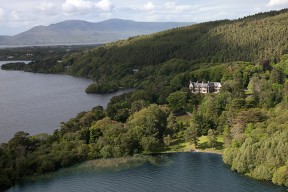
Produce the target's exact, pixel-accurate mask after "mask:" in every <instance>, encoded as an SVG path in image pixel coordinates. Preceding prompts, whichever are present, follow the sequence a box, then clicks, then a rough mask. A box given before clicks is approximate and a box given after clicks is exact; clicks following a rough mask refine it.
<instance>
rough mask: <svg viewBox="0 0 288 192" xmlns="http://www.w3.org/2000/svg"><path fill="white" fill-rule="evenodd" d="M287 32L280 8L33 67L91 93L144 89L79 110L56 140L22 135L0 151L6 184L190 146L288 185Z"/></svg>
mask: <svg viewBox="0 0 288 192" xmlns="http://www.w3.org/2000/svg"><path fill="white" fill-rule="evenodd" d="M287 28H288V11H287V10H282V11H279V12H269V13H261V14H258V15H254V16H250V17H246V18H243V19H239V20H235V21H228V20H227V21H216V22H208V23H202V24H197V25H192V26H190V27H185V28H177V29H173V30H170V31H164V32H161V33H157V34H153V35H149V36H140V37H134V38H130V39H128V40H125V41H119V42H115V43H110V44H107V45H103V46H101V47H97V48H95V49H92V50H86V51H82V52H79V53H74V54H71V55H68V56H65V57H63V58H62V62H57V63H56V62H51V61H52V60H48V61H46V62H44V63H41V61H40V60H37V61H35V62H33V63H31V64H29V65H25V66H24V67H23V69H24V70H25V71H32V72H46V73H55V72H57V73H63V72H64V73H68V74H71V75H75V76H82V77H89V78H92V79H94V80H95V84H92V85H91V86H89V87H88V88H87V90H86V91H87V92H101V93H102V92H110V91H113V90H117V89H118V88H121V87H123V88H127V87H136V88H137V89H136V90H134V91H132V92H130V93H128V94H123V95H120V96H117V97H114V98H112V99H111V101H110V102H109V104H108V106H107V108H106V109H103V108H102V107H99V106H98V107H95V108H93V109H92V110H91V111H89V112H81V113H79V114H78V115H77V116H76V117H75V118H72V119H70V120H69V121H68V122H66V123H62V124H61V129H60V130H56V131H55V132H54V133H53V135H46V134H44V135H43V134H42V135H37V136H30V135H29V134H26V133H23V132H18V133H16V134H15V136H14V138H12V139H11V140H10V141H9V142H8V143H6V144H2V145H1V148H0V157H1V158H0V160H1V161H0V168H1V170H3V171H2V172H1V174H0V188H4V187H7V183H8V186H10V185H12V184H14V183H15V182H18V181H21V179H23V178H25V177H27V176H31V175H37V174H42V173H46V172H50V171H55V170H58V169H60V168H62V167H67V166H71V165H74V164H76V163H79V162H81V161H86V160H90V159H97V158H111V157H120V156H127V155H133V154H139V153H144V154H147V153H148V154H150V153H159V152H163V151H175V149H176V151H179V148H178V147H179V146H181V145H182V144H183V143H185V142H186V143H187V142H189V143H190V145H191V146H193V147H194V148H193V149H195V148H196V149H201V150H202V149H207V148H208V150H209V149H212V150H217V151H218V152H219V150H220V151H221V150H222V151H223V160H224V162H225V163H227V164H229V165H230V166H231V168H232V169H233V170H235V171H237V172H239V173H242V174H245V175H248V176H251V177H254V178H257V179H261V180H269V181H272V182H273V183H275V184H279V185H283V186H288V161H287V160H288V140H287V139H288V131H287V130H288V121H287V115H288V54H287V53H288V52H287V50H288V42H287V41H288V35H287V34H288V33H287ZM45 63H48V64H49V66H48V64H47V65H45ZM40 64H41V65H40ZM19 65H21V64H17V65H15V67H17V68H21V66H19ZM11 68H13V66H11ZM11 68H9V69H11ZM189 80H192V81H212V82H213V81H221V83H222V85H223V86H222V88H221V91H220V93H219V94H212V93H211V94H192V93H191V91H190V90H189V89H188V83H189ZM187 112H188V114H189V115H188V116H187V115H186V116H185V114H187ZM183 119H185V120H183ZM217 137H218V140H217ZM199 138H202V141H199ZM203 138H207V139H205V141H203ZM219 138H220V139H219ZM200 140H201V139H200ZM206 140H207V141H206ZM183 145H186V144H183ZM180 151H181V150H180Z"/></svg>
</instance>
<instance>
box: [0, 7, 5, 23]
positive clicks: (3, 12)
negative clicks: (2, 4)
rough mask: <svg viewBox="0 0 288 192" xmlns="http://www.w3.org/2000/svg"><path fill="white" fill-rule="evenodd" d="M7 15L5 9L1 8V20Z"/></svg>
mask: <svg viewBox="0 0 288 192" xmlns="http://www.w3.org/2000/svg"><path fill="white" fill-rule="evenodd" d="M4 17H5V11H4V9H2V8H0V21H3V20H4Z"/></svg>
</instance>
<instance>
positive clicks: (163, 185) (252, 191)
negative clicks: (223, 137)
mask: <svg viewBox="0 0 288 192" xmlns="http://www.w3.org/2000/svg"><path fill="white" fill-rule="evenodd" d="M167 159H168V160H166V161H163V162H160V163H159V164H149V163H145V164H143V165H140V166H138V167H134V168H128V169H122V170H121V169H114V170H113V169H106V170H101V171H85V172H79V171H78V172H77V171H75V172H74V173H69V174H63V175H62V176H61V175H60V176H59V175H57V176H55V177H53V176H52V177H51V178H49V179H43V180H39V181H36V182H30V183H26V184H22V185H16V186H14V187H13V188H10V189H9V190H8V192H26V191H27V192H28V191H29V192H34V191H35V192H36V191H41V192H54V191H61V192H73V191H75V192H79V191H80V192H81V191H83V192H84V191H85V192H135V191H137V192H154V191H157V192H284V191H286V188H284V187H280V186H277V185H273V184H272V183H269V182H262V181H257V180H254V179H250V178H248V177H245V176H243V175H240V174H236V173H234V172H232V171H231V170H230V168H229V167H228V166H226V165H224V164H223V162H222V157H221V156H220V155H216V154H208V153H175V154H169V155H168V158H167Z"/></svg>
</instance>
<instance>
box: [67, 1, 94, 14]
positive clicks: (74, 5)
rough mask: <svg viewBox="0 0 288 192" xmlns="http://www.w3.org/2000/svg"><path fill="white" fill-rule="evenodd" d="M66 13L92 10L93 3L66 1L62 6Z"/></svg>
mask: <svg viewBox="0 0 288 192" xmlns="http://www.w3.org/2000/svg"><path fill="white" fill-rule="evenodd" d="M62 7H63V10H64V11H65V12H66V13H72V12H82V11H87V10H89V9H92V8H93V3H92V2H90V1H85V0H66V2H65V3H63V5H62Z"/></svg>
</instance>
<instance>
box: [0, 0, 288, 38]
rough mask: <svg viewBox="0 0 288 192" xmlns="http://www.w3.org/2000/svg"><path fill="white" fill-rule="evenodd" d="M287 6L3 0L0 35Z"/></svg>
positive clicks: (239, 0) (237, 0)
mask: <svg viewBox="0 0 288 192" xmlns="http://www.w3.org/2000/svg"><path fill="white" fill-rule="evenodd" d="M287 7H288V0H168V1H164V0H0V35H14V34H17V33H20V32H23V31H25V30H27V29H30V28H31V27H34V26H37V25H49V24H51V23H57V22H60V21H64V20H69V19H80V20H86V21H91V22H98V21H102V20H106V19H110V18H120V19H131V20H136V21H189V22H203V21H210V20H219V19H235V18H239V17H243V16H247V15H251V14H255V13H258V12H264V11H269V10H279V9H283V8H287Z"/></svg>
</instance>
